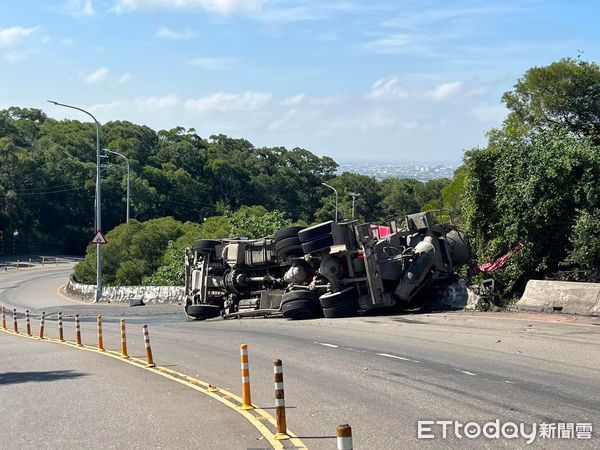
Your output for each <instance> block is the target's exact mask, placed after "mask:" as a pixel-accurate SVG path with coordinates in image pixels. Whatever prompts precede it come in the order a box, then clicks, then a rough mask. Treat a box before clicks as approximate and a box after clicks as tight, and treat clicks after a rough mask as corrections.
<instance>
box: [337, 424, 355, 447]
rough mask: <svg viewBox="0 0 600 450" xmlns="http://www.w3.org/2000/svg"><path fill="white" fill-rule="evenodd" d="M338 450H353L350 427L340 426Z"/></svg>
mask: <svg viewBox="0 0 600 450" xmlns="http://www.w3.org/2000/svg"><path fill="white" fill-rule="evenodd" d="M335 434H336V436H337V450H352V449H353V446H352V428H351V427H350V425H348V424H345V425H339V426H338V427H337V430H336V433H335Z"/></svg>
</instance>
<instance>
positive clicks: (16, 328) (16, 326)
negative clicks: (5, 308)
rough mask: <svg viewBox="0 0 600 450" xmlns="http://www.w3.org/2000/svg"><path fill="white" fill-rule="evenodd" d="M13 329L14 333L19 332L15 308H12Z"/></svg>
mask: <svg viewBox="0 0 600 450" xmlns="http://www.w3.org/2000/svg"><path fill="white" fill-rule="evenodd" d="M13 331H14V332H15V333H18V332H19V324H18V323H17V310H16V308H13Z"/></svg>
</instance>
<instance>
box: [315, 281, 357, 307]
mask: <svg viewBox="0 0 600 450" xmlns="http://www.w3.org/2000/svg"><path fill="white" fill-rule="evenodd" d="M357 298H358V297H357V295H356V289H354V286H350V287H348V288H346V289H343V290H341V291H339V292H332V293H329V294H323V295H321V296H320V297H319V303H321V306H322V307H323V309H325V308H335V307H336V306H338V305H344V304H346V303H348V302H355V301H356V300H357Z"/></svg>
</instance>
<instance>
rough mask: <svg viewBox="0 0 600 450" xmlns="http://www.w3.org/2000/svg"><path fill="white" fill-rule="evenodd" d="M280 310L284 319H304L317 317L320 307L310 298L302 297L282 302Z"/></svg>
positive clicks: (319, 313)
mask: <svg viewBox="0 0 600 450" xmlns="http://www.w3.org/2000/svg"><path fill="white" fill-rule="evenodd" d="M281 312H282V314H283V317H285V318H286V319H294V320H304V319H314V318H316V317H319V316H320V315H321V308H320V307H319V304H318V303H315V302H314V301H313V300H311V299H302V300H292V301H288V302H286V303H284V304H283V305H282V306H281Z"/></svg>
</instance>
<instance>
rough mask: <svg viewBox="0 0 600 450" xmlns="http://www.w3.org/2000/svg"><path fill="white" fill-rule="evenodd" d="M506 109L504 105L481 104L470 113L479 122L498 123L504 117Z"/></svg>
mask: <svg viewBox="0 0 600 450" xmlns="http://www.w3.org/2000/svg"><path fill="white" fill-rule="evenodd" d="M507 112H508V111H507V109H506V108H505V107H504V105H498V104H481V105H479V106H477V107H475V108H473V109H472V110H471V114H472V115H473V116H474V117H475V118H476V119H477V120H479V121H481V122H491V123H494V124H500V123H502V121H503V120H504V118H505V117H506V113H507Z"/></svg>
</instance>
